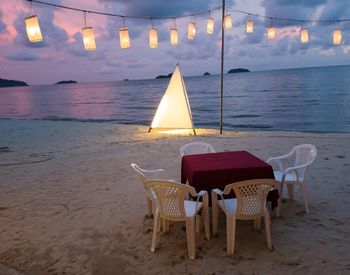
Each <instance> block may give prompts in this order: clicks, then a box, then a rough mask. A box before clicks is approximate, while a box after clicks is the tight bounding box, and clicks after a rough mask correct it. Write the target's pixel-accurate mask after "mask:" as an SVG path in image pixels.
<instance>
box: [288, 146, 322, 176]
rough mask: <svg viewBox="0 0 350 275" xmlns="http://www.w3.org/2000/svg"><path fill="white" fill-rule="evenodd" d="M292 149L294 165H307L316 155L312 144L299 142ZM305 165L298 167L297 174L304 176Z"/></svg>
mask: <svg viewBox="0 0 350 275" xmlns="http://www.w3.org/2000/svg"><path fill="white" fill-rule="evenodd" d="M292 151H294V153H295V162H294V166H298V165H307V166H309V165H310V164H311V163H312V162H313V161H314V160H315V158H316V156H317V149H316V147H315V146H314V145H312V144H300V145H297V146H295V147H294V148H293V149H292ZM307 166H306V167H303V168H300V169H298V173H299V176H300V177H302V178H304V175H305V172H306V170H307Z"/></svg>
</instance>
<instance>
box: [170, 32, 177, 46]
mask: <svg viewBox="0 0 350 275" xmlns="http://www.w3.org/2000/svg"><path fill="white" fill-rule="evenodd" d="M177 43H178V39H177V29H176V28H173V29H170V44H171V45H174V46H175V45H177Z"/></svg>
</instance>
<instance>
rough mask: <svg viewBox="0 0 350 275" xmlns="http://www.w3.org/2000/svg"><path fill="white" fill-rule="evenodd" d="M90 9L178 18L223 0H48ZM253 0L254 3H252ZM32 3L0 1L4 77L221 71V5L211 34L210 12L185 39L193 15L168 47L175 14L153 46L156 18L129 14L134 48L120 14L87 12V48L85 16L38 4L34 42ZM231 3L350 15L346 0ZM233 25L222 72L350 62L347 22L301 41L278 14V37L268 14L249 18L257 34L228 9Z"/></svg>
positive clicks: (296, 26) (44, 79) (297, 13)
mask: <svg viewBox="0 0 350 275" xmlns="http://www.w3.org/2000/svg"><path fill="white" fill-rule="evenodd" d="M43 1H46V2H50V3H55V4H61V5H67V6H71V7H77V8H81V9H86V10H95V11H102V12H109V13H118V14H123V15H132V16H143V17H152V16H153V17H173V16H181V15H185V14H191V13H195V12H200V11H206V10H209V9H213V8H215V7H217V6H220V5H221V1H217V0H211V1H203V0H192V1H188V0H179V1H174V0H163V1H161V0H147V1H145V0H114V1H113V0H70V1H68V0H43ZM247 2H249V4H247ZM28 7H29V4H28V2H27V1H25V0H11V1H4V0H1V5H0V37H1V39H0V62H1V63H0V64H1V65H0V78H8V79H17V80H23V81H26V82H27V83H29V84H31V85H40V84H52V83H55V82H57V81H59V80H68V79H73V80H77V81H78V82H90V81H114V80H122V79H124V78H128V79H145V78H154V77H155V76H157V75H159V74H168V73H170V72H172V70H173V69H174V67H175V64H176V63H180V64H181V66H182V70H183V73H184V75H185V76H191V75H202V74H203V73H204V72H205V71H208V72H210V73H212V74H217V73H219V71H220V45H221V38H220V16H221V14H220V11H215V12H212V14H211V16H212V17H213V18H214V19H215V23H216V24H215V30H214V34H212V35H208V34H207V33H206V19H207V18H208V14H205V15H203V16H198V17H196V18H195V19H196V23H197V35H196V37H195V39H194V40H192V41H190V40H188V39H187V37H186V35H187V24H188V23H189V22H190V21H191V18H190V17H186V18H181V19H178V20H177V21H176V25H177V28H178V30H179V35H180V37H179V45H177V46H171V45H170V42H169V29H170V28H171V27H173V25H174V22H173V20H154V27H155V28H157V29H158V35H159V47H158V48H157V49H150V48H149V46H148V29H149V28H150V27H151V21H150V20H145V19H127V20H126V26H127V27H128V28H129V33H130V36H131V48H130V49H121V48H120V47H119V36H118V29H119V28H120V27H121V26H122V20H121V19H120V18H118V17H106V16H101V15H93V14H89V15H88V18H87V24H88V25H89V26H92V27H93V28H94V32H95V38H96V44H97V50H96V51H94V52H86V51H84V49H83V43H82V38H81V28H82V27H83V14H82V13H81V12H76V11H69V10H63V9H57V8H52V7H47V6H44V5H41V4H36V3H33V13H34V14H36V15H38V17H39V22H40V27H41V31H42V34H43V36H44V41H43V42H39V43H29V42H28V39H27V36H26V34H25V24H24V18H25V16H26V15H28ZM227 7H232V8H236V9H240V10H244V11H247V12H249V13H252V14H261V15H267V16H273V17H284V18H298V19H312V20H320V19H322V20H337V19H349V18H350V1H349V0H328V1H327V0H308V1H303V0H261V1H259V0H250V1H246V0H235V1H233V0H231V1H227ZM230 14H231V16H232V20H233V28H232V29H230V30H228V31H227V32H226V40H225V41H226V44H225V45H226V50H225V71H227V70H229V69H231V68H237V67H243V68H248V69H250V70H252V71H257V70H269V69H280V68H296V67H310V66H327V65H343V64H350V37H349V35H350V22H341V23H316V24H315V23H312V24H305V23H304V24H303V27H307V28H308V29H309V34H310V42H309V43H307V44H301V43H300V39H299V30H300V27H301V25H300V23H296V22H286V21H278V20H274V22H273V24H274V26H276V27H277V37H276V39H275V40H274V41H269V40H268V39H267V37H266V28H267V27H268V26H269V25H270V20H267V19H266V20H265V19H264V18H257V17H251V19H253V20H254V32H253V33H252V34H246V33H245V22H246V20H247V18H248V17H247V15H244V14H240V13H236V12H231V13H230ZM336 28H341V29H342V30H343V44H342V45H340V46H334V45H333V44H332V32H333V30H334V29H336Z"/></svg>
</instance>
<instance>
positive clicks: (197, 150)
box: [180, 141, 215, 157]
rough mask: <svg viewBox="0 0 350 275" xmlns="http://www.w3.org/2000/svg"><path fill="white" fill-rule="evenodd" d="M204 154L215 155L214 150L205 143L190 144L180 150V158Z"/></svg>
mask: <svg viewBox="0 0 350 275" xmlns="http://www.w3.org/2000/svg"><path fill="white" fill-rule="evenodd" d="M206 153H215V149H214V148H213V146H212V145H211V144H209V143H205V142H199V141H195V142H190V143H187V144H185V145H183V146H181V148H180V155H181V157H183V156H185V155H196V154H206Z"/></svg>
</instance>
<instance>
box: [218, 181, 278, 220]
mask: <svg viewBox="0 0 350 275" xmlns="http://www.w3.org/2000/svg"><path fill="white" fill-rule="evenodd" d="M278 184H279V183H278V181H276V180H273V179H254V180H246V181H240V182H235V183H231V184H229V185H227V186H226V187H225V190H224V193H225V194H227V193H229V192H230V191H231V190H233V191H234V192H235V195H236V198H237V210H236V218H237V219H240V220H251V219H256V218H260V217H262V216H264V212H265V208H266V196H267V194H268V193H269V191H271V189H272V188H274V187H277V186H278Z"/></svg>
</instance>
